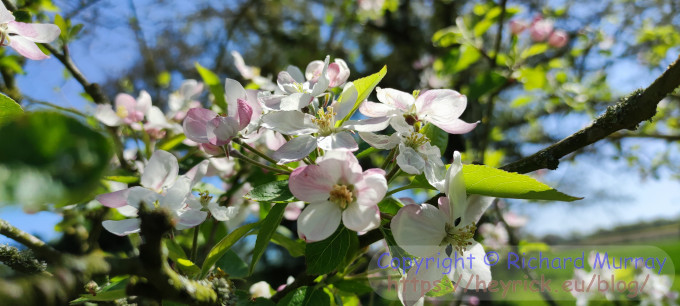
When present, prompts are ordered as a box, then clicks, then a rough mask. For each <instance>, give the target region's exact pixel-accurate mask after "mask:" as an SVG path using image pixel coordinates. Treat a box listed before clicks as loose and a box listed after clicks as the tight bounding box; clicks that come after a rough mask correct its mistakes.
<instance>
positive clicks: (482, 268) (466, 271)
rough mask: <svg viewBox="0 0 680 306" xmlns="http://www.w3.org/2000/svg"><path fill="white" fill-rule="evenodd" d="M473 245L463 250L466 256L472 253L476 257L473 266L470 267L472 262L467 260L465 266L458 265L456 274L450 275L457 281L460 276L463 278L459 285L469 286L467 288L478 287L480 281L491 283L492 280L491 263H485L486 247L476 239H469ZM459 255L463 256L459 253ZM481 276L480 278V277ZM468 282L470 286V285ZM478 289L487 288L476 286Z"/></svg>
mask: <svg viewBox="0 0 680 306" xmlns="http://www.w3.org/2000/svg"><path fill="white" fill-rule="evenodd" d="M469 242H470V243H472V244H471V245H469V246H468V247H467V248H465V250H463V256H464V257H465V258H468V256H470V255H469V254H472V256H473V257H474V259H473V260H472V267H470V262H469V260H468V261H466V262H465V266H464V268H462V267H460V266H456V270H455V272H454V275H450V277H449V278H450V279H451V280H453V281H455V280H457V279H458V278H460V279H461V283H460V284H457V285H458V286H460V287H462V288H467V289H473V288H475V287H477V283H478V282H479V283H480V284H481V282H484V283H485V284H487V285H488V284H489V282H491V269H490V268H489V265H488V264H486V263H484V256H486V253H485V252H484V247H482V245H481V244H479V243H478V242H476V241H474V240H469ZM458 256H461V255H460V254H458ZM470 277H472V282H470V281H469V280H470ZM478 277H479V279H478ZM468 283H469V284H470V286H469V287H468V286H467V285H468ZM475 289H477V290H479V289H485V288H481V287H480V288H475Z"/></svg>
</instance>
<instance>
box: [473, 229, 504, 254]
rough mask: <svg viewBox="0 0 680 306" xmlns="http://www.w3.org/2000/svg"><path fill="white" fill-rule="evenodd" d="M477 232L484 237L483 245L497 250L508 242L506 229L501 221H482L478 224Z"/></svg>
mask: <svg viewBox="0 0 680 306" xmlns="http://www.w3.org/2000/svg"><path fill="white" fill-rule="evenodd" d="M479 234H480V235H482V237H483V238H484V245H486V246H487V247H489V248H491V249H495V250H498V249H500V248H502V247H504V246H506V245H507V244H508V231H507V230H506V229H505V226H503V224H501V223H497V224H492V223H484V224H482V225H480V226H479Z"/></svg>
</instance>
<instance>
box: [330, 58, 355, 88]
mask: <svg viewBox="0 0 680 306" xmlns="http://www.w3.org/2000/svg"><path fill="white" fill-rule="evenodd" d="M349 72H350V71H349V67H347V63H346V62H345V61H344V60H342V59H340V58H336V59H335V61H334V62H333V63H331V64H329V65H328V73H327V74H328V80H329V81H330V82H329V84H328V87H338V86H340V85H342V84H344V83H345V82H347V79H348V78H349Z"/></svg>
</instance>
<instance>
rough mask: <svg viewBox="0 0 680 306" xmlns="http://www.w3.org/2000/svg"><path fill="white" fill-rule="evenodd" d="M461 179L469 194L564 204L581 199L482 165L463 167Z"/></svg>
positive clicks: (525, 177)
mask: <svg viewBox="0 0 680 306" xmlns="http://www.w3.org/2000/svg"><path fill="white" fill-rule="evenodd" d="M463 177H464V179H465V189H466V190H467V193H469V194H481V195H486V196H492V197H499V198H512V199H531V200H551V201H566V202H571V201H575V200H580V199H582V198H578V197H573V196H570V195H567V194H564V193H562V192H559V191H557V190H555V189H553V188H551V187H550V186H548V185H546V184H543V183H541V182H539V181H537V180H536V179H534V178H532V177H530V176H528V175H524V174H518V173H512V172H506V171H503V170H501V169H497V168H492V167H489V166H484V165H463Z"/></svg>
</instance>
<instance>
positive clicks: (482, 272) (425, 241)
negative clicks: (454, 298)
mask: <svg viewBox="0 0 680 306" xmlns="http://www.w3.org/2000/svg"><path fill="white" fill-rule="evenodd" d="M462 168H463V165H462V163H461V157H460V153H458V152H455V153H454V160H453V163H452V164H451V167H450V168H449V170H448V173H447V177H446V186H447V190H446V195H447V196H446V197H440V198H439V207H438V208H437V207H434V206H432V205H430V204H420V205H406V206H404V207H402V208H401V209H400V210H399V212H398V213H397V215H396V216H395V217H394V218H393V219H392V223H391V229H392V233H393V235H394V239H395V241H396V242H397V244H398V245H399V246H400V247H402V248H403V249H404V250H405V251H407V252H408V253H410V254H411V255H414V256H416V257H420V258H424V259H426V258H434V259H435V260H445V259H448V260H451V257H455V256H458V257H465V264H464V265H463V267H461V265H460V264H455V261H454V263H452V264H451V265H449V266H450V269H447V268H444V266H443V265H442V266H441V267H440V266H437V267H435V266H430V267H429V268H425V267H421V268H420V269H415V268H411V269H410V270H409V271H408V273H407V274H406V276H405V278H406V280H407V284H408V281H412V280H415V279H417V280H420V281H429V282H430V283H431V284H432V283H433V282H434V281H438V280H441V279H442V277H443V276H444V275H448V278H449V279H450V280H452V281H454V282H455V281H457V280H458V279H459V278H460V279H463V280H468V279H470V277H473V278H475V277H479V280H480V281H484V282H485V283H486V284H488V283H489V281H491V270H490V269H489V266H488V265H486V264H485V263H484V255H485V253H484V248H483V247H482V245H481V244H479V243H478V242H476V241H475V240H473V239H472V238H473V236H474V233H475V229H476V227H475V224H476V223H477V221H478V220H479V218H480V217H481V216H482V214H483V213H484V211H485V210H486V209H487V208H488V207H489V205H491V201H492V199H491V198H488V197H480V196H470V197H469V198H466V192H465V183H464V181H463V173H462V171H461V170H462ZM469 255H472V256H473V257H474V259H472V260H471V261H472V262H471V263H470V262H469V261H468V256H469ZM475 280H476V278H475ZM467 284H468V282H467V281H461V283H459V284H458V286H461V287H465V286H466V285H467ZM475 284H476V282H472V283H471V284H470V285H471V286H473V287H474V286H476V285H475ZM468 289H472V288H468ZM425 293H427V292H421V287H420V286H416V288H414V287H413V286H403V288H401V289H400V290H399V297H400V299H401V301H402V302H403V303H404V304H405V305H413V304H415V303H417V302H418V301H419V300H421V299H422V298H423V296H424V295H425Z"/></svg>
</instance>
